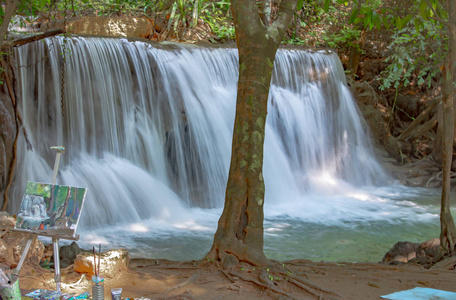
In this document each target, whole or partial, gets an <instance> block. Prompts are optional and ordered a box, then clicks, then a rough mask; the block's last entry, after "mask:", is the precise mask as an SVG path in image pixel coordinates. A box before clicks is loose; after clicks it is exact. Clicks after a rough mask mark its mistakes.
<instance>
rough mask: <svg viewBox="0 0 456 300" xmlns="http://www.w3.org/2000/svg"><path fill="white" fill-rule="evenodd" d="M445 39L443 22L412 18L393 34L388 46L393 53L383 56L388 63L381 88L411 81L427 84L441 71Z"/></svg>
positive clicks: (407, 83) (425, 85)
mask: <svg viewBox="0 0 456 300" xmlns="http://www.w3.org/2000/svg"><path fill="white" fill-rule="evenodd" d="M416 23H419V24H420V25H419V26H417V25H416ZM446 40H447V37H446V36H445V35H444V30H443V25H442V24H440V23H437V22H434V21H432V20H424V19H422V18H419V17H416V18H413V19H412V21H411V22H410V23H409V24H408V26H406V27H405V28H403V29H402V30H399V31H397V32H396V33H395V34H394V35H393V42H392V43H391V45H390V46H389V48H390V50H392V51H393V54H392V55H391V56H389V57H388V58H387V59H386V62H388V63H389V65H388V67H387V68H386V70H385V71H384V72H383V73H382V75H383V76H384V77H383V78H382V84H381V86H380V89H382V90H384V89H388V88H391V87H393V88H396V89H397V88H399V87H400V86H404V87H407V86H409V85H411V84H413V85H417V86H422V87H428V88H429V87H430V86H431V83H432V81H433V80H435V78H436V76H438V75H439V74H440V66H441V65H442V64H443V58H444V57H445V55H446V51H447V47H446V45H447V43H446Z"/></svg>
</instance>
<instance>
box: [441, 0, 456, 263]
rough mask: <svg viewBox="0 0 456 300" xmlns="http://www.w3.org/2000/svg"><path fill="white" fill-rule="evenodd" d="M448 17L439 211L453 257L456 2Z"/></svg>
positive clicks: (455, 237)
mask: <svg viewBox="0 0 456 300" xmlns="http://www.w3.org/2000/svg"><path fill="white" fill-rule="evenodd" d="M447 9H448V10H447V11H448V13H449V24H448V31H449V38H448V55H447V57H446V58H445V64H444V67H443V70H442V72H443V87H442V91H443V130H444V134H443V146H442V148H443V155H442V165H443V181H442V199H441V208H440V246H441V248H442V250H443V253H445V254H454V252H455V242H456V227H455V224H454V220H453V217H452V215H451V211H450V188H451V177H450V176H451V163H452V157H453V137H454V108H453V102H454V96H455V89H454V85H453V82H454V79H455V78H456V77H455V73H454V71H455V66H454V65H455V62H456V27H455V26H456V0H447Z"/></svg>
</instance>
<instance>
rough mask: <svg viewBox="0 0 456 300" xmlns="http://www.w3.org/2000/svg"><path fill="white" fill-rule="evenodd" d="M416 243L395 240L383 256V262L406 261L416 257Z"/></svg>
mask: <svg viewBox="0 0 456 300" xmlns="http://www.w3.org/2000/svg"><path fill="white" fill-rule="evenodd" d="M418 246H419V244H418V243H412V242H397V243H396V244H394V246H393V248H391V249H390V250H389V251H388V252H387V253H386V254H385V256H384V257H383V259H382V262H383V263H390V264H391V263H392V264H395V263H407V262H409V260H411V259H414V258H415V257H416V251H417V249H418Z"/></svg>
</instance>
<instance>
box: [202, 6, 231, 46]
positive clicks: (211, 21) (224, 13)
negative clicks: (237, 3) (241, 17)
mask: <svg viewBox="0 0 456 300" xmlns="http://www.w3.org/2000/svg"><path fill="white" fill-rule="evenodd" d="M230 5H231V4H230V2H229V1H228V0H222V1H218V2H212V1H208V2H207V3H204V4H203V5H202V6H201V13H200V15H201V18H202V19H203V20H204V22H206V23H207V24H208V25H209V27H210V28H211V30H212V32H213V33H214V34H215V36H216V39H217V40H226V39H230V40H234V39H235V38H236V33H235V31H234V26H233V19H232V17H231V15H230V12H231V11H230Z"/></svg>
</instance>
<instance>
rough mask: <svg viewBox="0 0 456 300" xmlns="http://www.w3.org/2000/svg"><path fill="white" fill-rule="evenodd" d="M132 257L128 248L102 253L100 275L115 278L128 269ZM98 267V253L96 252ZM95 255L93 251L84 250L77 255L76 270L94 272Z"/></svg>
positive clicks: (87, 272) (89, 273) (83, 272)
mask: <svg viewBox="0 0 456 300" xmlns="http://www.w3.org/2000/svg"><path fill="white" fill-rule="evenodd" d="M129 261H130V257H129V255H128V252H127V250H125V249H115V250H109V251H106V252H103V253H101V263H100V276H102V277H104V278H114V277H116V276H117V275H118V274H120V273H121V272H122V271H126V270H128V264H129ZM96 263H97V268H98V253H97V254H96ZM93 265H94V256H93V253H91V252H83V253H80V254H78V255H77V256H76V260H75V261H74V271H75V272H78V273H81V274H88V275H89V276H92V275H93V274H94V266H93Z"/></svg>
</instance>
